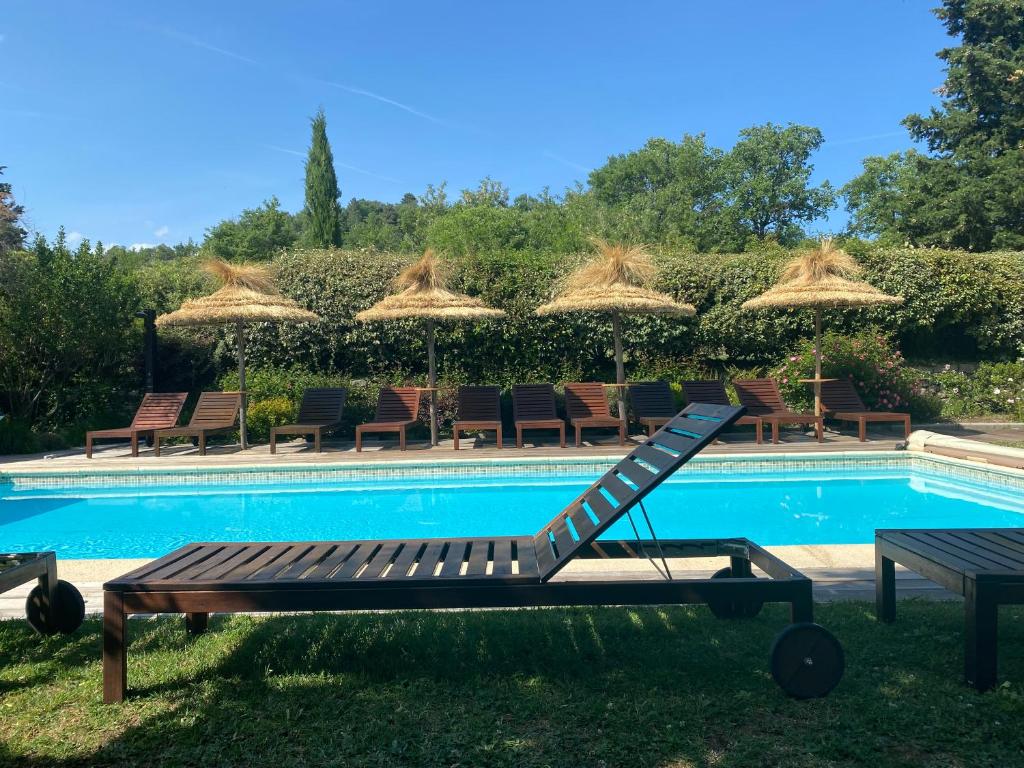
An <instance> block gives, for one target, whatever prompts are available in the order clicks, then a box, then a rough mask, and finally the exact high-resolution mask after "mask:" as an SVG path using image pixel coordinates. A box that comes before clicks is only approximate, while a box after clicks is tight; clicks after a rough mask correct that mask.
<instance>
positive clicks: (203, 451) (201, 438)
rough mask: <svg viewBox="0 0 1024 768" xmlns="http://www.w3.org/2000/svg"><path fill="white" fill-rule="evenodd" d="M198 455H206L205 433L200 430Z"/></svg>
mask: <svg viewBox="0 0 1024 768" xmlns="http://www.w3.org/2000/svg"><path fill="white" fill-rule="evenodd" d="M199 455H200V456H205V455H206V433H205V432H200V433H199Z"/></svg>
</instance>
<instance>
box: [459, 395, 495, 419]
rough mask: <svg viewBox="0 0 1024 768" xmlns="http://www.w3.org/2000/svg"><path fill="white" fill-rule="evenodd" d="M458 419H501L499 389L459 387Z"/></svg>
mask: <svg viewBox="0 0 1024 768" xmlns="http://www.w3.org/2000/svg"><path fill="white" fill-rule="evenodd" d="M458 421H501V390H500V389H499V388H498V387H459V413H458Z"/></svg>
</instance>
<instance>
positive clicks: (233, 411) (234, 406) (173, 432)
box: [153, 392, 242, 456]
mask: <svg viewBox="0 0 1024 768" xmlns="http://www.w3.org/2000/svg"><path fill="white" fill-rule="evenodd" d="M241 407H242V394H241V393H240V392H203V393H202V394H200V395H199V401H198V402H197V403H196V409H195V410H194V411H193V412H192V418H191V419H189V422H188V426H187V427H173V428H170V429H158V430H156V431H154V432H153V455H154V456H159V455H160V443H161V441H162V440H166V439H167V438H169V437H194V438H198V440H199V455H200V456H205V455H206V441H207V439H208V438H210V437H211V436H213V435H223V434H228V433H231V432H234V430H235V429H236V427H237V423H238V413H239V411H240V410H241Z"/></svg>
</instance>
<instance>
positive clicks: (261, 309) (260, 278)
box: [156, 259, 320, 450]
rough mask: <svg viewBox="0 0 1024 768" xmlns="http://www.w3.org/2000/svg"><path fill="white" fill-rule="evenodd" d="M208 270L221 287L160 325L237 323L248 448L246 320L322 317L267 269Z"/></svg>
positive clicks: (214, 264)
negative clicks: (283, 287)
mask: <svg viewBox="0 0 1024 768" xmlns="http://www.w3.org/2000/svg"><path fill="white" fill-rule="evenodd" d="M204 269H205V270H206V271H207V272H209V273H210V274H211V275H213V276H214V277H215V278H217V279H218V280H220V282H221V283H222V285H221V287H220V288H219V289H218V290H217V291H215V292H214V293H212V294H210V295H209V296H203V297H202V298H198V299H189V300H188V301H186V302H185V303H184V304H182V305H181V309H179V310H177V311H176V312H170V313H169V314H166V315H161V316H160V317H158V318H157V319H156V324H157V325H158V326H161V327H164V326H170V325H183V326H188V325H227V324H230V323H234V324H235V339H236V343H237V346H238V388H239V390H240V391H241V393H242V409H241V413H240V416H239V432H240V434H241V438H242V448H243V450H244V449H245V448H246V447H248V436H247V434H246V428H245V411H246V392H245V335H244V332H243V331H244V327H245V324H246V323H312V322H316V321H317V320H319V319H320V318H319V317H318V316H317V315H315V314H314V313H312V312H310V311H309V310H307V309H303V308H302V307H300V306H299V305H298V304H296V303H295V302H294V301H292V300H291V299H289V298H288V297H286V296H282V295H281V293H280V292H279V291H278V290H277V287H276V286H275V285H274V280H273V278H272V277H271V276H270V273H269V272H268V271H267V269H266V268H264V267H260V266H255V265H251V264H229V263H228V262H226V261H221V260H219V259H212V260H210V261H208V262H207V263H206V264H205V265H204Z"/></svg>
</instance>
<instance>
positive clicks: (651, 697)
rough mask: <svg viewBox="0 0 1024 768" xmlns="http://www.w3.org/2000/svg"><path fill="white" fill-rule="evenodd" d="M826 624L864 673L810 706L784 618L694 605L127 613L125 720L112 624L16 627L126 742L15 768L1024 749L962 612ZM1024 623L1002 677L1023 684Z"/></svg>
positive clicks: (6, 645)
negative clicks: (54, 634) (204, 625)
mask: <svg viewBox="0 0 1024 768" xmlns="http://www.w3.org/2000/svg"><path fill="white" fill-rule="evenodd" d="M820 613H821V616H820V619H821V620H822V622H823V623H825V624H827V625H829V626H830V628H832V629H833V630H835V631H836V632H837V634H838V635H839V636H840V638H841V640H842V641H843V642H844V644H845V645H846V649H847V654H848V660H849V665H848V673H847V678H846V679H845V680H844V682H843V683H842V685H841V686H840V688H839V689H837V691H836V692H835V693H834V694H833V695H832V696H831V697H829V698H828V699H825V700H820V701H811V702H795V701H791V700H788V699H786V698H785V697H784V696H783V695H782V694H781V692H780V691H779V689H777V688H776V687H775V685H774V683H773V682H772V681H771V679H770V675H769V672H768V649H769V646H770V643H771V640H772V638H773V637H774V635H775V634H776V633H777V631H778V630H780V629H781V628H782V627H783V626H784V625H785V623H786V617H785V613H784V611H783V610H782V609H780V608H772V609H766V611H765V612H764V613H763V614H762V615H761V616H760V617H758V618H757V619H754V620H749V621H740V622H722V621H717V620H715V619H713V618H712V617H711V616H710V614H709V613H708V612H707V611H706V610H705V609H703V608H688V607H687V608H679V607H670V608H640V609H568V610H563V609H557V610H531V611H482V612H444V613H430V614H426V613H419V614H417V613H411V612H406V613H398V614H361V615H348V616H344V615H320V616H300V617H294V616H288V617H270V618H251V617H229V618H215V619H214V620H213V621H212V622H211V630H210V632H209V633H208V634H206V635H204V636H202V637H200V638H197V639H195V640H189V639H186V636H185V634H184V630H183V628H182V623H181V622H180V621H172V620H159V621H132V622H131V624H130V630H131V634H132V645H131V650H130V652H129V685H130V686H131V688H132V692H131V695H132V698H130V699H129V701H128V702H127V703H126V704H125V705H124V706H122V707H102V706H99V705H98V704H97V702H96V700H95V698H94V697H96V696H98V695H99V686H98V680H96V679H95V678H96V676H97V675H98V671H99V667H98V664H97V663H96V655H95V654H96V653H97V651H98V639H99V638H98V626H97V624H96V622H90V623H89V624H88V625H87V631H86V632H85V633H84V634H83V635H82V636H81V637H80V638H76V639H74V640H70V641H66V642H64V643H60V642H56V641H50V640H48V641H46V642H45V643H44V644H43V646H47V645H50V644H51V642H56V647H52V648H49V649H48V648H46V647H40V648H39V649H38V650H37V651H33V650H31V648H29V647H28V645H29V643H28V641H27V640H25V639H24V638H23V637H21V636H20V635H19V633H18V632H4V633H0V643H2V644H3V645H2V647H3V650H4V652H5V653H7V652H8V651H10V650H11V649H12V648H14V649H16V650H15V651H14V655H16V656H22V657H24V658H25V661H27V662H29V664H28V666H29V667H32V668H34V667H36V666H39V667H40V668H43V669H46V670H47V672H46V673H45V677H46V678H47V679H48V680H49V681H50V682H51V684H59V682H60V680H61V679H62V677H63V676H66V675H73V674H80V673H81V665H83V664H84V665H86V667H87V669H88V677H89V679H90V681H91V685H90V686H89V688H88V691H87V692H86V694H85V695H86V696H87V697H90V700H87V701H86V700H82V699H81V698H78V699H73V700H72V701H71V703H70V705H71V706H72V707H73V708H75V711H76V713H77V714H78V716H79V717H77V718H75V719H74V721H75V722H76V723H78V726H77V727H82V724H83V722H89V723H91V724H92V726H91V727H101V728H104V729H105V730H107V731H108V732H109V733H110V738H108V739H106V740H105V741H104V743H102V744H101V745H100V746H98V747H97V748H95V749H80V750H77V756H65V757H62V758H60V759H53V758H52V757H51V758H49V759H46V760H42V759H37V761H36V762H33V759H34V758H33V756H32V754H30V753H26V751H21V752H20V753H19V754H14V753H13V752H9V753H8V754H7V755H4V753H3V752H2V751H0V764H6V763H4V758H5V757H7V758H10V760H11V761H12V764H14V763H16V764H18V765H24V766H33V768H34V766H36V765H38V766H42V765H47V766H50V765H62V766H72V765H166V766H179V765H217V766H221V765H225V766H232V765H239V766H242V765H245V766H250V765H273V766H290V765H303V764H310V765H339V766H340V765H344V766H382V765H388V766H390V765H394V766H420V765H422V766H435V765H465V766H483V765H488V766H490V765H495V766H544V765H549V766H577V765H579V766H597V765H603V766H620V765H622V766H625V765H629V766H648V765H650V766H656V765H657V766H750V765H786V766H794V767H795V768H799V767H802V766H821V765H858V764H871V765H873V766H885V765H909V764H913V765H929V764H932V765H970V766H983V765H989V764H992V765H996V764H1003V765H1006V764H1013V762H1014V760H1019V759H1020V756H1021V754H1024V742H1022V741H1021V735H1020V734H1019V733H1018V731H1019V730H1020V729H1019V728H1018V727H1016V726H1013V725H1012V723H1014V722H1020V718H1021V717H1024V707H1022V702H1021V697H1020V696H1019V688H1014V687H1011V688H1010V689H1003V690H1001V691H999V692H996V693H995V694H988V695H985V696H978V695H976V694H974V693H973V692H971V691H970V690H969V689H967V688H965V687H963V686H962V685H961V684H960V682H959V674H958V673H959V667H958V666H957V665H958V664H959V662H960V660H961V658H962V657H961V656H960V655H959V653H960V646H961V643H962V635H961V627H962V625H961V616H960V611H959V606H957V605H956V604H949V605H935V604H910V605H904V604H901V616H900V621H899V622H898V623H897V624H896V625H893V626H879V625H877V624H876V623H875V622H874V619H873V617H872V615H871V611H870V609H869V608H868V607H867V606H866V605H863V604H846V605H833V606H827V607H825V608H824V609H822V610H821V611H820ZM1015 617H1016V619H1017V621H1016V624H1015V626H1006V627H1005V630H1004V633H1003V637H1002V640H1003V646H1004V647H1006V649H1007V652H1006V653H1005V654H1004V659H1003V660H1004V664H1003V665H1002V668H1001V674H1002V675H1003V676H1004V677H1005V676H1007V675H1009V676H1010V677H1011V678H1012V679H1013V678H1014V676H1015V679H1016V680H1018V681H1019V680H1020V679H1021V677H1022V676H1024V651H1022V650H1021V643H1020V642H1019V641H1020V639H1021V636H1022V634H1024V633H1022V632H1021V631H1020V622H1019V619H1020V618H1021V616H1020V613H1019V612H1018V613H1017V614H1015ZM1004 624H1007V625H1008V624H1010V622H1004ZM10 635H13V637H11V636H10ZM90 649H91V654H93V655H91V656H90ZM48 651H49V652H51V653H52V652H56V654H55V655H54V656H53V657H52V660H51V661H49V662H48V661H46V655H47V652H48ZM4 748H8V747H0V749H4ZM8 749H9V748H8ZM1010 758H1014V759H1010Z"/></svg>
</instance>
